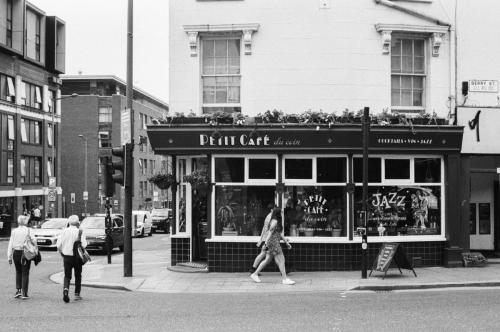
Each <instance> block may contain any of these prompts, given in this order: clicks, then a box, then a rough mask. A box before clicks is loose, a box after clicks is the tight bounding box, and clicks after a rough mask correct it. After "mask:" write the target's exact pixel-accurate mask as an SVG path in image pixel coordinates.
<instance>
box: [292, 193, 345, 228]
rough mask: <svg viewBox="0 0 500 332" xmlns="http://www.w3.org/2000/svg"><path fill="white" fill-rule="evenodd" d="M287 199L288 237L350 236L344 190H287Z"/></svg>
mask: <svg viewBox="0 0 500 332" xmlns="http://www.w3.org/2000/svg"><path fill="white" fill-rule="evenodd" d="M283 198H284V200H285V202H286V203H285V208H284V220H285V222H284V230H285V235H286V236H307V237H311V236H322V237H332V236H333V237H337V236H344V235H345V234H346V220H347V218H346V212H347V211H346V208H347V204H346V192H345V187H344V186H287V187H285V192H284V195H283Z"/></svg>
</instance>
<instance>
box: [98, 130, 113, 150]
mask: <svg viewBox="0 0 500 332" xmlns="http://www.w3.org/2000/svg"><path fill="white" fill-rule="evenodd" d="M111 146H112V144H111V135H110V134H109V131H100V132H99V147H100V148H110V147H111Z"/></svg>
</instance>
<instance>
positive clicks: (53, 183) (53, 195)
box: [47, 176, 57, 202]
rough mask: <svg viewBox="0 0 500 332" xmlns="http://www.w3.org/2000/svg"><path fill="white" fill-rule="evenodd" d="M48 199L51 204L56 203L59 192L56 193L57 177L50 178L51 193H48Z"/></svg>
mask: <svg viewBox="0 0 500 332" xmlns="http://www.w3.org/2000/svg"><path fill="white" fill-rule="evenodd" d="M47 198H48V201H49V202H55V201H56V198H57V191H56V177H55V176H50V177H49V191H48V193H47Z"/></svg>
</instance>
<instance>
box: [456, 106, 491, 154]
mask: <svg viewBox="0 0 500 332" xmlns="http://www.w3.org/2000/svg"><path fill="white" fill-rule="evenodd" d="M499 121H500V107H458V109H457V124H458V125H459V126H464V137H463V142H462V153H489V154H498V153H500V145H499V144H498V123H499Z"/></svg>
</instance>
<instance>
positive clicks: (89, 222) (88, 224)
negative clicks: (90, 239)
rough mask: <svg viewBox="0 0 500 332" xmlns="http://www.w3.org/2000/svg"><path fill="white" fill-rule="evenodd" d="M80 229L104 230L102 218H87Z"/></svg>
mask: <svg viewBox="0 0 500 332" xmlns="http://www.w3.org/2000/svg"><path fill="white" fill-rule="evenodd" d="M80 227H81V228H104V218H102V217H87V218H85V219H83V221H82V224H81V226H80Z"/></svg>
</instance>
